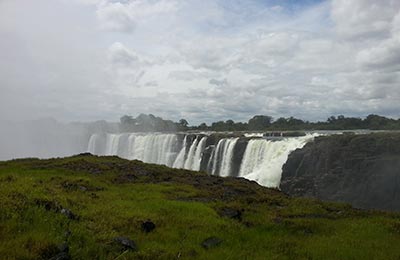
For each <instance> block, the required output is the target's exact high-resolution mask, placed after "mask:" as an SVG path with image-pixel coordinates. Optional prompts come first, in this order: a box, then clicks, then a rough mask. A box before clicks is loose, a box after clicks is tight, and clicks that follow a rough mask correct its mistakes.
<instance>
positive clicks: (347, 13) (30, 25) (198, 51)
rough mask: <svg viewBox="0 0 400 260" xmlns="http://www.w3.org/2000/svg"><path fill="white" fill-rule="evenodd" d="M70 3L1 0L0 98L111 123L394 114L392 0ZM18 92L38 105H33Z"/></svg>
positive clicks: (399, 58) (395, 20)
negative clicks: (146, 116) (132, 117)
mask: <svg viewBox="0 0 400 260" xmlns="http://www.w3.org/2000/svg"><path fill="white" fill-rule="evenodd" d="M74 2H75V3H79V4H71V2H70V1H65V0H61V1H52V0H42V1H41V4H40V5H36V6H35V5H33V4H30V5H29V7H30V9H29V10H33V11H34V13H35V14H37V13H40V14H41V15H39V16H37V15H36V16H33V14H30V12H31V11H29V12H28V11H23V10H28V9H21V7H22V6H24V3H25V2H24V1H22V0H15V1H11V0H8V1H6V2H0V36H4V37H2V39H5V40H3V41H0V55H1V56H2V57H6V58H7V59H3V60H0V68H3V69H1V70H0V73H1V74H0V83H1V87H2V97H0V98H2V99H1V101H3V100H4V102H3V106H4V104H9V103H10V101H7V100H14V99H15V100H17V99H18V100H19V101H20V102H18V104H23V105H20V106H19V107H18V109H19V110H21V113H20V114H23V111H24V110H26V111H36V112H35V113H37V114H38V115H43V114H45V115H51V112H52V111H56V113H55V116H56V117H61V118H62V117H64V118H74V117H79V118H80V119H85V118H90V119H92V118H96V117H97V118H103V117H105V118H106V119H117V118H118V117H119V116H120V115H122V114H127V113H128V114H135V113H141V112H144V113H153V114H159V115H160V116H164V117H167V118H172V119H179V118H180V117H186V118H188V119H189V121H191V123H201V122H203V121H206V122H210V121H214V120H221V119H224V120H226V119H228V118H232V119H234V120H246V119H248V118H249V117H251V116H252V115H254V114H262V113H265V114H270V115H272V116H274V117H279V116H298V117H303V118H305V119H308V120H314V119H325V118H326V117H328V116H329V115H331V114H338V113H339V114H346V115H355V116H358V115H367V114H369V113H380V114H384V115H389V116H393V115H397V113H398V112H396V111H399V110H400V105H399V104H400V102H399V101H400V94H399V93H400V91H399V85H400V76H399V73H400V72H399V69H400V67H399V64H400V47H399V46H400V2H399V1H390V0H384V1H379V3H378V2H377V1H373V0H352V1H345V0H332V1H323V2H321V3H315V4H312V5H307V6H303V7H301V6H300V7H299V5H297V6H296V8H294V7H293V8H291V6H290V4H285V5H283V4H282V5H281V6H274V5H272V6H271V5H268V4H266V3H265V2H263V1H246V2H242V1H211V0H204V1H201V2H200V1H195V0H188V1H178V0H176V1H167V0H151V1H150V0H149V1H145V0H125V1H122V0H119V1H115V0H114V1H111V0H107V1H106V0H100V1H96V0H74ZM4 3H7V4H4ZM267 3H268V2H267ZM82 4H83V5H82ZM57 8H58V9H57ZM54 10H63V12H56V11H54ZM21 12H22V13H21ZM54 12H56V13H54ZM54 17H57V18H58V19H54ZM71 21H72V22H71ZM99 28H101V29H104V30H98V29H99ZM61 32H62V33H61ZM121 32H122V33H121ZM5 68H7V69H5ZM82 92H83V93H84V94H80V93H82ZM21 93H30V94H32V96H34V98H35V101H37V102H35V103H37V104H39V105H35V109H32V106H33V105H32V104H30V103H29V99H28V98H21V97H18V96H23V95H22V94H21ZM35 93H36V96H35V95H34V94H35ZM14 107H15V108H16V109H17V106H14ZM49 107H51V108H52V109H48V108H49ZM4 111H5V110H4ZM43 111H45V112H43ZM82 111H83V112H82Z"/></svg>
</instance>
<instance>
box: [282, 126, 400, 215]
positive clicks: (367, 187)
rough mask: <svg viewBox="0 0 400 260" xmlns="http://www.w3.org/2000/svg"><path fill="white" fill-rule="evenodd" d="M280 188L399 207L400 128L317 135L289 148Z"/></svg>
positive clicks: (372, 206) (292, 192) (380, 206)
mask: <svg viewBox="0 0 400 260" xmlns="http://www.w3.org/2000/svg"><path fill="white" fill-rule="evenodd" d="M280 188H281V190H282V191H283V192H286V193H288V194H290V195H295V196H305V197H314V198H318V199H322V200H330V201H341V202H348V203H351V204H352V205H353V206H355V207H359V208H366V209H382V210H394V211H400V134H399V133H379V134H368V135H334V136H325V137H318V138H316V139H315V141H314V142H312V143H309V144H307V145H306V146H305V147H303V148H302V149H298V150H296V151H294V152H292V153H291V154H290V156H289V158H288V160H287V162H286V164H285V165H284V166H283V172H282V180H281V186H280Z"/></svg>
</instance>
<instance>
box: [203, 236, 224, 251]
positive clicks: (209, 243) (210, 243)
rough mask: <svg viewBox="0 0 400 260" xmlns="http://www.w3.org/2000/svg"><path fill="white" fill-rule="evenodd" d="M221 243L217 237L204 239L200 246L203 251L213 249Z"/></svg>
mask: <svg viewBox="0 0 400 260" xmlns="http://www.w3.org/2000/svg"><path fill="white" fill-rule="evenodd" d="M221 243H222V240H221V239H219V238H218V237H209V238H206V239H205V240H204V241H203V242H202V243H201V246H202V247H203V248H205V249H210V248H213V247H217V246H219V245H220V244H221Z"/></svg>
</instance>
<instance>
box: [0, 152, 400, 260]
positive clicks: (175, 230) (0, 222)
mask: <svg viewBox="0 0 400 260" xmlns="http://www.w3.org/2000/svg"><path fill="white" fill-rule="evenodd" d="M68 210H69V211H68ZM66 212H67V214H66ZM68 212H69V213H70V214H68ZM146 220H151V221H152V222H153V223H154V224H155V225H156V228H155V229H154V230H153V231H151V232H148V233H146V232H144V231H143V230H142V228H141V224H142V223H143V221H146ZM121 236H122V237H127V238H130V239H131V240H133V241H134V242H135V243H136V245H137V250H127V248H124V247H121V245H119V244H118V243H117V242H115V241H114V238H115V237H121ZM209 237H216V238H217V239H218V240H219V241H220V243H216V245H214V246H211V247H210V248H204V247H203V246H202V242H203V241H204V240H205V239H207V238H209ZM61 244H64V245H67V246H68V247H69V251H68V254H69V256H70V257H71V259H399V258H400V246H399V245H400V214H394V213H383V212H373V211H361V210H355V209H352V208H351V207H350V206H348V205H345V204H336V203H327V202H320V201H316V200H310V199H300V198H290V197H287V196H285V195H284V194H282V193H281V192H279V191H276V190H271V189H266V188H263V187H260V186H259V185H257V184H256V183H254V182H250V181H247V180H244V179H237V178H219V177H214V176H208V175H206V174H205V173H196V172H190V171H186V170H176V169H170V168H167V167H164V166H158V165H152V164H144V163H141V162H139V161H127V160H123V159H120V158H117V157H96V156H91V155H79V156H74V157H70V158H64V159H50V160H38V159H20V160H13V161H8V162H0V258H1V259H50V258H52V257H53V256H56V255H57V254H59V250H60V249H59V247H60V245H61Z"/></svg>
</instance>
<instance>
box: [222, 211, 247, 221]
mask: <svg viewBox="0 0 400 260" xmlns="http://www.w3.org/2000/svg"><path fill="white" fill-rule="evenodd" d="M219 215H220V216H221V217H226V218H232V219H237V220H242V210H237V209H232V208H222V209H221V210H220V211H219Z"/></svg>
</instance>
